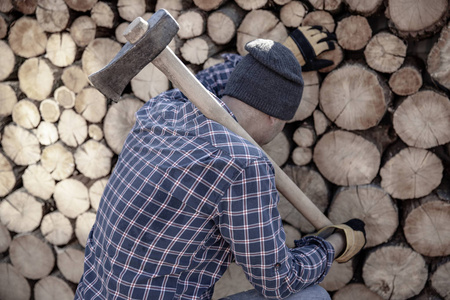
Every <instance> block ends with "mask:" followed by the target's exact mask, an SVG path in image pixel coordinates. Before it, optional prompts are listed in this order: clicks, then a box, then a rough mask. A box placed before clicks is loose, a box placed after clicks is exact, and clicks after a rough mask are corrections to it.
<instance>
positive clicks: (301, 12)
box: [280, 1, 308, 27]
mask: <svg viewBox="0 0 450 300" xmlns="http://www.w3.org/2000/svg"><path fill="white" fill-rule="evenodd" d="M307 13H308V7H307V6H306V5H305V4H303V3H302V2H300V1H291V2H289V3H287V4H286V5H284V6H283V7H282V8H281V10H280V20H281V22H283V24H284V26H286V27H298V26H300V24H302V22H303V18H304V17H305V16H306V14H307Z"/></svg>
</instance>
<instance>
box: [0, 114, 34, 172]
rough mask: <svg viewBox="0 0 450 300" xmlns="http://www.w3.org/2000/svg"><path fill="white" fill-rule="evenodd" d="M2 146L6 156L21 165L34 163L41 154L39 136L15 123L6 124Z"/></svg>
mask: <svg viewBox="0 0 450 300" xmlns="http://www.w3.org/2000/svg"><path fill="white" fill-rule="evenodd" d="M2 147H3V151H4V152H5V154H6V156H8V157H9V158H10V159H11V160H12V161H13V162H14V163H15V164H17V165H20V166H27V165H31V164H34V163H36V162H37V161H39V159H40V156H41V149H40V147H39V140H38V139H37V137H36V136H35V135H34V134H33V133H31V132H30V131H28V130H26V129H24V128H22V127H20V126H17V125H14V124H13V123H10V124H8V125H6V126H5V128H4V130H3V136H2Z"/></svg>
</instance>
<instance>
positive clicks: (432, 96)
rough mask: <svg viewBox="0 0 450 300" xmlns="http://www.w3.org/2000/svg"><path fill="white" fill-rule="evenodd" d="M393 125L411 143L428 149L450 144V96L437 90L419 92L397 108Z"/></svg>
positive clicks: (403, 138)
mask: <svg viewBox="0 0 450 300" xmlns="http://www.w3.org/2000/svg"><path fill="white" fill-rule="evenodd" d="M411 120H414V122H411ZM393 125H394V129H395V131H396V133H397V134H398V135H399V137H400V138H401V139H402V141H404V142H405V143H406V144H407V145H409V146H412V147H419V148H425V149H428V148H432V147H436V146H439V145H444V144H447V143H448V142H450V131H449V128H450V100H449V99H448V98H447V97H445V96H443V95H441V94H439V93H436V92H434V91H426V90H424V91H420V92H417V93H416V94H414V95H411V96H409V97H408V98H407V99H406V100H405V101H403V102H402V103H401V104H400V105H399V106H398V108H397V109H396V110H395V113H394V118H393Z"/></svg>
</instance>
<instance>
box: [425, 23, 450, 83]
mask: <svg viewBox="0 0 450 300" xmlns="http://www.w3.org/2000/svg"><path fill="white" fill-rule="evenodd" d="M449 53H450V23H448V24H447V26H446V27H445V28H444V29H442V31H441V34H440V36H439V40H438V41H437V43H435V44H434V45H433V47H432V48H431V50H430V52H429V54H428V56H427V65H428V66H427V70H428V73H430V75H431V78H433V79H434V80H435V81H437V82H438V83H439V84H441V85H442V86H444V87H445V88H446V89H448V90H450V67H449V66H450V54H449Z"/></svg>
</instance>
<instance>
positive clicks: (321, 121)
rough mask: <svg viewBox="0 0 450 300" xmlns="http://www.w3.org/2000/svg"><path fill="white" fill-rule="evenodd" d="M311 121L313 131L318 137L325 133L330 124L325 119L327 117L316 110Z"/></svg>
mask: <svg viewBox="0 0 450 300" xmlns="http://www.w3.org/2000/svg"><path fill="white" fill-rule="evenodd" d="M313 120H314V131H315V132H316V134H317V135H318V136H319V135H322V134H323V133H325V131H327V128H328V127H329V126H330V124H331V121H330V120H329V119H328V118H327V116H325V114H324V113H323V112H322V111H321V110H320V109H316V110H315V111H314V112H313Z"/></svg>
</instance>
